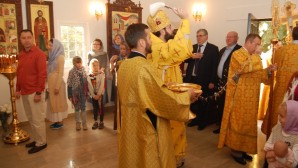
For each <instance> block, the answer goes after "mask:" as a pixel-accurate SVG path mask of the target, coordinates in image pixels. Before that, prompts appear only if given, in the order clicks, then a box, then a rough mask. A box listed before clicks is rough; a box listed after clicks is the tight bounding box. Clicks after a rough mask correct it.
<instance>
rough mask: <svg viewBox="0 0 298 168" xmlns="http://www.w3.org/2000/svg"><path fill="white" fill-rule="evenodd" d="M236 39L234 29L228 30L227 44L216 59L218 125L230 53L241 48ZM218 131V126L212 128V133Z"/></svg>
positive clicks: (224, 94) (222, 107) (221, 112)
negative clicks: (214, 128) (218, 94)
mask: <svg viewBox="0 0 298 168" xmlns="http://www.w3.org/2000/svg"><path fill="white" fill-rule="evenodd" d="M237 41H238V33H237V32H235V31H230V32H228V34H227V37H226V44H227V46H226V47H224V48H222V49H221V50H220V51H219V55H220V57H219V59H218V66H217V84H216V89H217V90H218V91H220V92H219V93H220V96H219V97H218V98H217V106H218V111H217V116H216V120H217V123H219V125H220V124H221V118H222V114H223V110H224V104H225V96H226V92H225V90H222V88H223V87H224V86H225V85H226V83H227V78H228V72H229V65H230V60H231V56H232V53H233V52H234V51H236V50H238V49H240V48H241V46H240V45H238V44H237ZM219 132H220V126H219V128H218V129H216V130H214V131H213V133H215V134H218V133H219Z"/></svg>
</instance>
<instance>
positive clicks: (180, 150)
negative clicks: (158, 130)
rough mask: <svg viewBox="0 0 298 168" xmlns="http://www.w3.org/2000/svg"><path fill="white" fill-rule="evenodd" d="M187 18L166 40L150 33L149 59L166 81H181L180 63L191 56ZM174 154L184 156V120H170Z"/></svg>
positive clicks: (179, 159)
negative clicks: (150, 47) (173, 34)
mask: <svg viewBox="0 0 298 168" xmlns="http://www.w3.org/2000/svg"><path fill="white" fill-rule="evenodd" d="M189 34H190V23H189V20H186V19H182V23H181V24H180V27H179V29H178V31H177V33H176V35H175V37H174V39H171V40H168V41H167V42H164V41H162V40H161V39H160V38H158V37H156V36H155V35H154V34H151V40H152V54H151V55H149V56H148V57H149V60H151V61H152V64H153V66H155V67H157V69H158V73H159V76H160V77H161V78H162V79H163V80H164V82H165V83H167V82H175V83H182V73H181V69H180V64H181V63H182V62H183V61H184V60H186V59H188V58H190V57H191V56H192V50H193V47H192V43H191V40H190V39H189ZM171 127H172V132H173V140H174V147H175V155H176V160H177V162H180V161H181V159H183V157H184V156H185V149H186V129H185V123H184V122H178V121H171Z"/></svg>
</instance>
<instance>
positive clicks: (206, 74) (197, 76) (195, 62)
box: [184, 29, 219, 130]
mask: <svg viewBox="0 0 298 168" xmlns="http://www.w3.org/2000/svg"><path fill="white" fill-rule="evenodd" d="M207 40H208V32H207V30H206V29H199V30H198V31H197V44H195V45H193V52H194V56H193V58H189V59H187V60H186V61H185V62H186V63H188V66H187V69H186V76H185V78H184V82H188V83H196V84H199V85H201V86H202V91H203V94H202V95H201V96H202V97H204V98H206V97H208V96H211V95H212V94H213V93H214V89H215V82H216V78H217V77H216V70H217V62H218V58H219V50H218V47H217V46H215V45H213V44H211V43H208V41H207ZM208 104H209V101H206V99H201V100H198V101H197V102H195V103H193V104H192V105H191V110H192V111H193V112H194V113H196V114H197V117H196V118H195V119H193V120H192V121H191V122H190V123H189V124H188V126H189V127H191V126H195V125H198V130H202V129H204V128H205V127H206V125H207V124H209V123H210V119H209V118H210V117H209V116H210V113H209V112H208ZM213 118H214V117H213Z"/></svg>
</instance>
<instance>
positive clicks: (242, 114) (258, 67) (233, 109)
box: [218, 48, 269, 154]
mask: <svg viewBox="0 0 298 168" xmlns="http://www.w3.org/2000/svg"><path fill="white" fill-rule="evenodd" d="M236 72H238V73H239V74H240V77H239V80H238V83H237V84H236V83H235V81H234V80H233V79H232V77H233V76H234V74H235V73H236ZM228 76H229V78H228V83H227V90H226V101H225V107H224V113H223V118H222V124H221V129H220V138H219V144H218V147H219V148H222V147H224V145H226V146H228V147H229V148H231V149H234V150H238V151H243V152H247V153H251V154H255V153H257V131H258V129H257V116H258V105H259V95H260V84H261V82H269V79H268V74H267V70H266V69H263V66H262V62H261V58H260V56H258V55H250V54H249V53H248V52H247V51H246V50H245V49H244V48H241V49H239V50H237V51H235V52H234V53H233V55H232V57H231V63H230V68H229V75H228Z"/></svg>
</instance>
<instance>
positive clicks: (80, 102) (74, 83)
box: [67, 67, 88, 111]
mask: <svg viewBox="0 0 298 168" xmlns="http://www.w3.org/2000/svg"><path fill="white" fill-rule="evenodd" d="M67 91H68V98H69V99H71V102H72V104H73V105H74V107H75V111H79V110H82V111H85V110H86V100H87V97H88V84H87V74H86V72H85V69H84V67H83V68H81V69H77V68H76V67H73V68H72V69H71V70H70V71H69V75H68V79H67Z"/></svg>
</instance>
